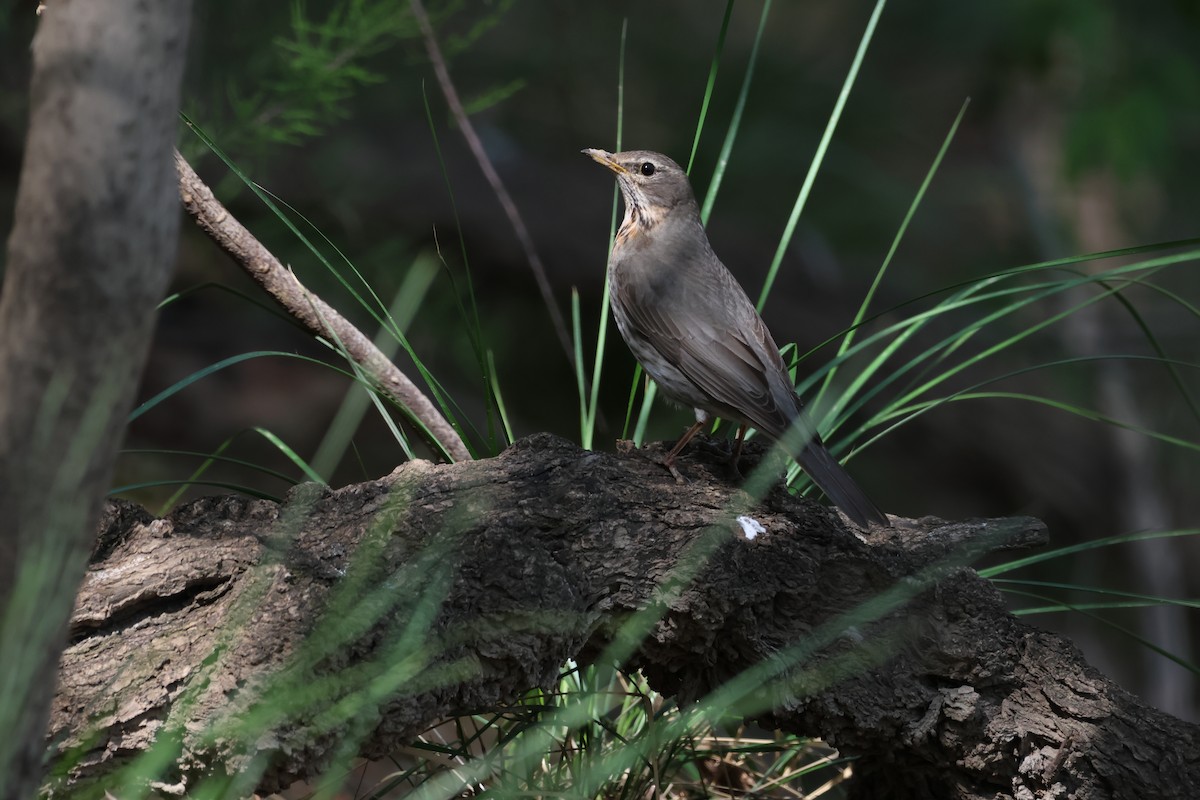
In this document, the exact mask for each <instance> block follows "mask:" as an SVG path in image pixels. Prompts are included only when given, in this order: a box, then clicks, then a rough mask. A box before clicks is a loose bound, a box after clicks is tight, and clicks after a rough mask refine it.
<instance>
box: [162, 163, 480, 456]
mask: <svg viewBox="0 0 1200 800" xmlns="http://www.w3.org/2000/svg"><path fill="white" fill-rule="evenodd" d="M175 166H176V169H177V170H178V172H179V196H180V199H181V200H182V201H183V207H184V208H185V209H186V210H187V212H188V214H190V215H191V216H192V218H193V219H195V220H196V224H197V225H199V226H200V228H201V229H202V230H203V231H204V232H205V233H207V234H208V235H209V237H210V238H211V239H212V240H213V241H214V242H216V243H217V246H218V247H220V248H221V249H222V250H224V251H225V252H226V253H228V254H229V255H230V256H231V257H232V258H233V260H234V261H236V262H237V263H238V265H239V266H240V267H241V268H242V269H244V270H245V271H246V273H247V274H248V275H249V276H250V277H252V278H253V279H254V280H255V281H257V282H258V284H259V285H260V286H262V287H263V289H265V290H266V291H267V293H268V294H269V295H271V297H272V298H274V299H275V302H277V303H279V305H281V306H282V307H283V308H284V310H286V311H287V312H288V313H289V314H291V315H292V316H293V317H295V318H296V319H297V320H299V321H300V322H301V323H303V324H304V326H305V327H306V328H308V329H309V330H310V331H312V333H314V334H315V335H317V336H327V337H330V338H332V339H333V340H334V341H335V342H337V343H338V344H340V345H341V347H343V348H345V350H346V352H347V353H348V354H349V355H350V357H351V358H353V359H354V361H355V362H356V363H357V364H358V365H359V366H360V367H361V368H362V369H363V371H364V372H365V373H366V374H367V377H368V378H370V379H371V380H373V381H374V382H375V384H376V386H378V387H379V389H380V390H381V391H382V392H383V393H384V394H386V395H387V396H388V397H389V398H391V399H392V400H394V401H395V402H397V403H398V404H400V406H401V407H402V408H404V409H405V410H406V411H407V412H408V413H409V414H411V415H412V418H413V419H415V420H417V421H419V422H420V423H421V424H422V425H424V426H425V428H426V430H428V431H429V434H430V435H431V436H432V437H433V440H434V441H433V444H434V446H435V447H440V448H442V449H443V450H444V451H445V452H446V453H448V454H449V455H450V457H451V458H452V459H454V460H455V461H470V460H471V453H470V451H469V450H467V446H466V444H464V443H463V440H462V438H461V437H460V436H459V435H458V432H457V431H456V430H454V427H453V426H452V425H451V424H450V423H449V422H448V421H447V420H446V418H445V417H444V416H442V414H441V412H439V411H438V410H437V408H436V407H435V406H434V404H433V403H432V402H431V401H430V400H429V398H428V397H427V396H426V395H425V394H424V393H423V392H422V391H421V390H420V389H419V388H417V386H416V385H415V384H414V383H413V382H412V381H411V380H409V378H408V376H407V375H405V374H404V373H403V372H401V371H400V369H399V367H397V366H396V365H395V364H393V363H392V361H391V359H389V358H388V357H387V356H385V355H384V354H383V353H382V352H381V351H380V350H379V348H377V347H376V346H375V344H374V343H373V342H372V341H371V340H370V339H369V338H367V337H366V336H365V335H363V333H362V332H361V331H359V330H358V328H356V327H354V325H352V324H351V323H350V321H349V320H347V319H346V318H345V317H343V316H342V315H341V314H339V313H338V312H337V311H336V310H335V309H334V308H333V306H331V305H329V304H328V303H326V302H325V301H324V300H322V299H321V298H320V297H317V296H316V295H315V294H313V293H312V292H310V291H309V290H308V289H307V288H305V286H304V284H302V283H300V279H299V278H297V277H296V276H295V274H294V273H293V272H291V270H288V269H286V268H285V267H284V266H283V264H281V263H280V262H279V259H277V258H275V256H274V255H272V254H271V252H270V251H269V250H267V248H266V247H264V246H263V244H262V243H261V242H260V241H258V239H256V238H255V237H254V234H252V233H250V231H249V230H247V229H246V227H245V226H244V225H242V223H240V222H238V221H237V219H236V218H235V217H234V216H233V215H232V214H230V213H229V211H228V209H226V208H225V206H223V205H221V203H220V201H218V200H217V199H216V197H214V196H213V193H212V189H210V188H208V186H207V185H206V184H205V183H204V181H202V180H200V176H198V175H197V174H196V171H195V170H193V169H192V167H191V165H190V164H188V163H187V161H186V160H185V159H184V157H183V156H182V155H180V154H179V153H178V152H176V153H175Z"/></svg>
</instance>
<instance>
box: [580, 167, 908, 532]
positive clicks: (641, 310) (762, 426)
mask: <svg viewBox="0 0 1200 800" xmlns="http://www.w3.org/2000/svg"><path fill="white" fill-rule="evenodd" d="M583 152H584V153H585V154H587V155H589V156H591V157H592V158H593V159H595V160H596V161H598V162H599V163H601V164H603V165H604V166H606V167H608V168H609V169H610V170H612V171H613V172H614V173H616V176H617V182H618V183H619V184H620V186H621V194H622V195H623V196H624V198H625V219H624V221H623V222H622V223H621V228H620V230H619V231H618V232H617V240H616V243H615V244H614V245H613V251H612V256H611V258H610V259H609V262H608V278H609V299H610V303H611V305H612V312H613V318H614V319H615V320H616V323H617V328H618V329H619V330H620V331H621V336H622V338H624V339H625V342H626V344H628V345H629V349H630V350H632V351H633V355H634V356H635V357H636V358H637V360H638V361H639V362H640V363H641V365H642V367H643V368H644V369H645V370H646V372H647V373H648V374H649V375H650V377H651V378H653V379H654V380H655V381H656V382H657V383H658V385H659V388H660V389H661V390H662V392H663V394H664V395H666V397H667V398H668V399H670V400H673V401H675V402H677V403H681V404H685V405H687V406H690V407H692V408H693V409H695V412H696V424H695V425H693V426H692V427H691V428H690V429H688V431H687V432H686V433H684V435H683V436H682V437H681V438H680V440H679V442H678V443H676V445H675V447H674V448H673V449H672V450H671V452H670V453H669V454H668V455H667V458H666V461H665V463H666V466H667V467H668V468H669V469H671V471H672V473H674V474H676V475H677V476H678V473H677V472H675V468H674V461H675V457H676V456H677V455H678V454H679V452H680V451H681V450H682V449H683V447H684V445H686V444H687V443H688V441H689V440H690V439H691V438H692V437H693V436H694V435H695V434H696V433H697V432H698V431H699V430H700V428H701V427H703V426H704V425H706V424H708V423H709V422H710V420H711V418H712V417H714V416H715V417H721V418H722V419H725V420H730V421H736V422H738V423H739V424H741V426H742V429H741V431H739V435H738V447H737V450H739V451H740V449H741V436H742V434H743V433H744V431H745V427H746V426H751V427H754V428H756V429H757V430H759V431H761V432H762V433H763V434H765V435H767V436H768V437H770V438H771V439H773V440H779V439H780V438H784V437H785V434H786V438H787V440H788V441H796V442H798V443H804V447H803V449H802V450H800V452H799V453H793V455H795V458H796V460H797V461H798V462H799V463H800V466H801V467H803V468H804V470H805V471H806V472H807V473H808V475H809V477H811V478H812V479H813V481H814V482H815V483H816V484H817V486H819V487H820V488H821V489H822V490H823V491H824V492H825V494H827V495H828V496H829V498H830V499H831V500H833V502H834V503H835V504H837V506H838V507H839V508H840V509H842V510H843V511H844V512H846V515H847V516H849V517H850V518H851V519H852V520H854V521H855V522H856V523H858V524H859V525H864V526H865V525H867V524H868V523H869V522H870V523H876V524H880V525H887V524H888V520H887V517H886V516H885V515H884V514H883V512H881V511H880V510H879V509H878V508H876V507H875V504H874V503H872V502H871V501H870V499H868V498H867V496H866V495H865V494H864V493H863V491H862V489H860V488H859V487H858V485H857V484H856V483H855V482H854V480H853V479H852V478H851V477H850V476H849V475H848V474H847V473H846V471H845V470H844V469H842V467H841V465H839V464H838V463H837V461H836V460H835V459H834V457H833V455H832V454H831V453H830V452H829V450H827V449H826V448H825V445H824V444H823V443H822V442H821V438H820V436H818V435H817V432H816V431H815V430H814V429H813V428H812V425H811V423H810V422H809V420H808V415H807V414H806V413H804V411H803V406H802V404H801V402H800V398H799V397H797V396H796V391H795V388H794V387H793V386H792V383H791V380H790V379H789V378H788V374H787V371H786V370H785V368H784V363H783V359H782V357H780V355H779V348H778V347H776V345H775V341H774V340H773V339H772V338H771V333H770V332H769V331H768V330H767V326H766V325H765V324H763V321H762V317H760V316H759V315H758V311H757V310H755V308H754V304H753V303H751V302H750V298H749V297H747V296H746V292H745V291H744V290H743V289H742V287H741V286H740V285H739V284H738V282H737V280H736V279H735V278H734V277H733V275H732V274H731V273H730V272H729V270H728V269H726V268H725V265H724V264H722V263H721V261H720V260H719V259H718V258H717V256H716V255H715V254H714V253H713V251H712V247H711V246H710V245H709V243H708V235H707V234H706V233H705V231H704V226H703V224H702V223H701V222H700V210H699V208H698V207H697V205H696V198H695V196H694V195H693V194H692V187H691V184H690V183H689V182H688V179H687V175H686V174H685V173H684V172H683V170H682V169H680V168H679V165H678V164H676V163H675V162H674V161H672V160H671V159H669V158H667V157H666V156H664V155H661V154H659V153H653V152H650V151H648V150H630V151H627V152H624V153H609V152H606V151H604V150H584V151H583ZM736 452H737V451H735V458H736Z"/></svg>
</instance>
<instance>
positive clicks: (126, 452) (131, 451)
mask: <svg viewBox="0 0 1200 800" xmlns="http://www.w3.org/2000/svg"><path fill="white" fill-rule="evenodd" d="M242 433H245V431H242ZM238 435H239V436H240V435H241V434H238ZM236 438H237V437H236V436H231V437H229V438H228V439H226V440H225V441H224V442H222V443H221V445H220V447H218V448H216V449H215V450H213V451H212V452H211V453H204V452H201V451H199V450H162V449H156V448H147V447H143V448H138V447H134V448H127V449H123V450H121V455H123V456H167V457H170V458H198V459H202V460H203V461H206V462H207V461H211V462H213V463H218V464H230V465H232V466H235V467H243V468H245V469H251V470H255V471H257V472H260V473H262V474H263V475H265V476H267V477H269V478H275V479H276V480H280V481H283V482H284V483H291V484H296V483H299V482H300V481H299V480H298V479H297V478H296V477H295V476H294V475H288V474H287V473H285V472H280V471H279V470H277V469H271V468H270V467H266V466H263V465H262V464H256V463H255V462H253V461H247V460H245V459H244V458H234V457H233V456H224V455H221V453H223V452H225V450H226V449H227V448H228V447H229V445H231V444H232V443H233V441H234V439H236ZM113 491H114V492H115V491H116V490H113ZM110 493H111V492H110Z"/></svg>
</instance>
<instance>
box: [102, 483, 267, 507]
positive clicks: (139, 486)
mask: <svg viewBox="0 0 1200 800" xmlns="http://www.w3.org/2000/svg"><path fill="white" fill-rule="evenodd" d="M164 486H178V487H180V489H181V490H186V489H189V488H191V487H193V486H212V487H214V488H217V489H225V490H226V491H230V492H235V493H237V494H244V495H246V496H247V497H256V498H258V499H259V500H270V501H271V502H273V503H279V502H282V501H283V498H282V497H281V496H279V495H274V494H271V493H270V492H264V491H262V490H260V489H256V488H255V487H253V486H246V485H243V484H240V483H231V482H228V481H208V480H194V479H192V478H187V479H185V480H157V481H138V482H137V483H128V484H125V485H124V486H116V487H113V488H112V489H109V491H108V496H109V497H116V496H117V495H122V494H126V493H128V492H138V491H142V490H144V489H158V488H161V487H164ZM164 505H165V504H164ZM172 505H174V504H172ZM169 510H170V506H165V508H164V510H162V511H160V512H159V514H160V515H161V514H165V513H167V511H169Z"/></svg>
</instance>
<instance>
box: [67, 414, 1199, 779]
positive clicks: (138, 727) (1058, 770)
mask: <svg viewBox="0 0 1200 800" xmlns="http://www.w3.org/2000/svg"><path fill="white" fill-rule="evenodd" d="M684 471H685V473H687V474H689V476H690V477H691V478H692V479H693V480H692V482H690V483H688V484H686V485H683V486H678V485H676V484H675V482H674V481H673V480H672V479H671V477H670V476H669V475H668V474H667V473H666V471H665V470H663V469H662V468H661V467H660V466H658V465H657V464H654V463H652V462H651V461H650V460H649V459H647V458H645V457H644V455H642V454H623V455H616V456H613V455H605V454H600V453H591V452H585V451H582V450H580V449H579V448H577V447H576V446H574V445H572V444H570V443H567V442H565V441H563V440H561V439H557V438H555V437H552V436H549V435H539V436H534V437H530V438H528V439H524V440H522V441H520V442H518V443H517V444H515V445H514V446H513V447H511V448H510V449H509V450H507V451H506V452H505V453H504V454H502V455H501V456H499V457H498V458H495V459H488V460H481V461H475V462H468V463H461V464H453V465H441V466H433V465H430V464H428V463H426V462H413V463H410V464H406V465H405V466H402V467H400V468H398V469H397V470H396V471H395V472H393V473H392V474H391V475H389V476H388V477H386V478H383V479H381V480H378V481H373V482H369V483H363V484H358V485H354V486H349V487H346V488H344V489H340V490H337V491H329V490H323V489H321V488H319V487H316V486H314V485H304V486H300V487H297V488H296V489H295V490H294V491H293V492H292V493H291V495H290V496H289V498H288V500H287V502H286V503H284V504H283V505H276V504H274V503H271V502H267V501H259V500H248V499H244V498H239V497H223V498H210V499H205V500H200V501H197V502H194V503H192V504H190V505H187V506H184V507H182V508H180V509H178V510H176V511H175V512H174V513H172V514H171V515H170V516H169V517H167V518H164V519H154V518H153V517H152V516H151V515H149V514H148V513H147V512H145V511H143V510H141V509H140V508H138V507H136V506H133V505H130V504H126V503H114V504H112V505H110V507H109V510H108V513H107V516H106V518H105V520H104V522H103V524H102V528H101V535H100V538H99V542H98V545H97V549H96V552H95V554H94V557H93V565H92V568H91V570H90V571H89V573H88V576H87V578H86V580H85V582H84V585H83V589H82V592H81V594H80V597H79V601H78V604H77V608H76V611H75V615H74V617H73V619H72V633H73V644H72V645H71V646H70V648H69V649H68V650H67V652H66V654H65V656H64V658H63V662H62V665H61V689H60V691H59V694H58V697H57V698H56V700H55V703H54V712H53V723H52V730H51V736H52V739H53V741H55V742H56V748H57V751H58V752H59V753H63V752H67V751H71V750H72V748H75V750H74V759H75V760H74V763H73V766H71V767H70V769H69V772H67V773H66V774H65V775H64V777H63V778H62V779H61V780H62V782H63V783H64V784H69V785H70V786H71V787H72V790H73V791H77V792H82V793H83V794H85V795H86V791H84V789H85V787H87V786H91V787H93V791H94V792H97V793H98V792H99V790H100V789H102V788H104V787H106V786H113V785H114V784H113V783H112V782H111V779H110V780H109V781H108V782H107V783H106V782H105V781H104V780H103V776H105V775H111V773H112V770H113V769H114V768H116V767H117V766H119V765H121V764H123V763H127V762H128V761H129V760H130V759H131V758H133V757H135V756H136V755H138V754H139V753H142V752H144V751H145V750H146V748H147V747H149V745H150V744H151V743H152V742H154V741H155V740H157V741H159V742H160V743H162V742H166V743H167V747H168V748H170V747H177V748H178V749H177V751H172V750H170V749H168V750H167V751H166V752H165V753H164V754H161V756H160V757H162V759H163V761H162V763H167V764H171V767H170V768H169V769H168V772H167V774H165V775H163V776H162V780H163V781H164V784H163V785H167V786H170V787H171V789H172V790H173V791H176V792H186V791H189V790H190V789H192V788H193V787H195V785H196V782H197V780H198V779H199V778H200V777H201V776H203V775H206V774H209V773H210V772H211V771H216V772H218V773H220V772H223V771H229V772H230V773H231V774H234V773H236V774H237V775H238V776H239V780H242V781H244V783H241V784H239V783H237V782H236V781H235V783H234V786H236V787H238V789H239V790H240V791H249V790H250V789H252V788H254V786H255V785H258V786H259V788H260V789H262V790H274V789H278V788H280V787H282V786H285V785H287V784H288V783H289V782H291V781H292V780H294V779H296V778H305V777H314V776H316V775H319V774H321V772H322V770H323V769H325V768H327V767H328V766H329V765H330V764H331V763H334V762H336V761H338V760H339V759H343V758H345V757H346V755H347V754H348V753H355V752H360V753H361V754H363V755H366V756H368V757H376V756H381V755H384V754H386V753H388V752H391V751H393V750H395V749H397V748H398V747H399V746H400V745H402V744H404V743H406V742H408V741H409V739H410V738H411V737H413V736H414V735H415V734H417V733H419V732H420V731H422V730H423V729H424V728H425V727H426V726H428V725H429V724H430V723H431V722H434V721H436V720H439V719H442V718H444V717H448V716H452V715H459V714H466V713H471V712H474V711H478V710H481V709H487V708H492V707H495V706H496V705H497V704H501V703H503V702H504V701H506V700H509V699H511V698H513V697H515V696H516V695H517V694H519V693H520V692H521V691H523V690H525V689H527V688H530V687H532V686H546V685H548V684H550V683H551V682H552V681H553V680H554V678H555V677H556V675H557V673H558V670H559V667H560V665H561V664H562V663H563V662H564V661H565V660H566V659H568V658H576V659H579V660H584V661H586V660H588V659H595V658H597V657H598V656H599V654H601V653H606V655H605V657H606V658H608V657H611V656H612V655H613V654H614V653H618V654H619V653H620V651H621V648H622V647H623V646H625V644H623V643H627V644H628V649H627V650H626V653H627V657H625V659H624V661H625V664H626V665H627V666H630V667H638V668H641V669H642V670H643V671H644V673H645V674H646V676H647V677H648V678H649V680H650V681H651V683H652V685H654V686H655V687H656V688H657V689H659V690H660V691H662V692H665V693H668V694H670V695H672V696H674V697H675V698H676V699H677V700H678V701H679V702H680V703H681V704H683V705H685V706H686V704H688V703H690V702H691V701H694V700H698V699H701V698H704V697H705V696H706V695H708V694H709V693H710V692H712V691H713V690H714V689H717V688H718V687H724V690H725V691H726V692H729V693H731V694H729V695H728V696H727V698H726V701H725V702H727V703H732V704H733V705H732V706H731V707H732V708H734V709H736V711H737V713H740V714H742V715H744V716H747V717H749V718H757V719H760V720H762V721H764V722H766V723H767V724H768V725H771V726H777V727H780V728H783V729H786V730H789V731H793V732H796V733H800V734H806V735H815V736H822V737H824V738H826V739H827V740H829V741H830V742H832V743H833V744H835V745H836V746H837V747H838V748H840V749H841V751H842V752H843V754H845V755H857V756H859V757H860V758H859V760H858V761H857V762H856V765H855V772H856V787H857V788H856V791H857V792H858V795H859V796H861V797H876V798H878V797H896V798H930V797H935V798H936V797H955V798H1034V797H1037V798H1057V797H1063V798H1066V797H1073V798H1131V797H1155V798H1175V797H1178V798H1194V797H1197V796H1200V746H1198V745H1200V736H1198V729H1197V727H1196V726H1194V725H1191V724H1188V723H1185V722H1182V721H1180V720H1177V719H1174V718H1172V717H1170V716H1167V715H1165V714H1162V713H1160V712H1158V711H1155V710H1154V709H1151V708H1148V707H1146V706H1145V705H1144V704H1142V703H1141V702H1140V701H1138V699H1137V698H1135V697H1133V696H1131V695H1130V694H1128V693H1126V692H1124V691H1122V690H1121V689H1120V688H1118V687H1116V686H1114V685H1113V684H1112V683H1111V682H1109V681H1107V680H1106V679H1105V678H1104V677H1103V676H1101V675H1100V674H1099V673H1097V672H1096V671H1095V670H1093V669H1091V668H1090V667H1088V666H1087V665H1086V664H1085V663H1083V661H1082V659H1081V658H1080V655H1079V653H1078V652H1077V651H1076V649H1075V648H1074V647H1073V646H1072V645H1071V644H1070V643H1069V642H1067V641H1065V640H1064V639H1062V638H1061V637H1058V636H1055V635H1053V634H1049V633H1045V632H1042V631H1039V630H1037V629H1036V628H1033V627H1030V626H1028V625H1025V624H1023V623H1021V622H1019V621H1018V620H1016V619H1015V618H1014V617H1012V616H1011V615H1009V614H1008V613H1007V612H1006V611H1005V609H1004V606H1003V604H1002V602H1001V599H1000V596H999V594H998V592H997V591H996V590H995V589H994V588H993V586H992V585H991V584H990V583H988V582H987V581H985V580H982V579H981V578H979V577H978V575H977V574H976V573H975V572H974V571H973V570H971V569H969V568H967V567H966V566H965V565H966V564H967V563H968V562H969V561H971V560H972V559H973V558H975V557H977V556H978V555H980V554H982V553H984V552H987V551H991V550H996V549H1001V548H1017V547H1028V546H1032V545H1037V544H1043V543H1044V542H1045V538H1046V537H1045V531H1044V528H1043V526H1042V525H1041V524H1040V523H1039V522H1037V521H1036V520H1032V519H1028V518H1021V519H1008V520H973V521H969V522H962V523H946V522H943V521H940V520H935V519H932V518H927V519H922V520H915V521H914V520H896V521H895V525H894V527H892V528H890V529H873V530H871V531H867V532H862V533H861V534H860V533H856V532H853V531H852V530H850V529H848V528H847V527H846V524H845V523H844V522H843V521H842V520H841V518H839V517H837V516H836V515H835V514H834V513H833V512H831V511H829V510H827V509H824V508H820V507H818V506H816V505H815V504H813V503H811V502H809V501H807V500H804V499H798V498H793V497H791V496H789V495H788V494H786V493H785V492H783V491H782V490H779V489H776V490H774V491H773V492H772V493H771V494H769V495H768V496H767V497H766V498H765V499H764V500H762V501H761V502H758V503H752V502H751V501H750V500H749V498H747V497H746V496H745V495H744V494H743V493H742V492H741V491H740V490H738V489H737V488H736V487H734V486H731V485H730V484H728V483H727V482H725V481H724V480H721V479H720V477H719V476H718V475H717V474H716V473H719V472H721V468H720V467H717V468H710V467H709V466H707V465H705V464H703V463H700V462H699V461H697V460H695V459H692V458H690V457H685V459H684ZM739 517H749V518H752V519H753V520H754V521H756V522H757V523H758V524H759V525H760V526H761V527H762V528H764V529H765V532H763V533H761V534H759V535H758V536H757V537H755V538H753V539H750V538H747V536H746V535H745V533H744V530H745V529H746V526H750V527H751V528H753V526H752V525H751V524H750V522H749V520H746V519H744V520H743V521H742V522H739V521H738V518H739ZM647 610H648V613H649V615H648V616H647V615H646V614H644V613H643V612H647ZM639 624H642V625H643V627H644V631H645V635H644V636H639V637H636V638H633V639H630V638H629V637H628V633H629V632H630V631H631V630H636V628H637V626H638V625H639ZM739 687H740V688H739ZM730 698H732V699H730ZM62 769H63V770H64V771H66V770H67V767H66V766H64V767H63V768H62ZM117 785H119V784H117Z"/></svg>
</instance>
